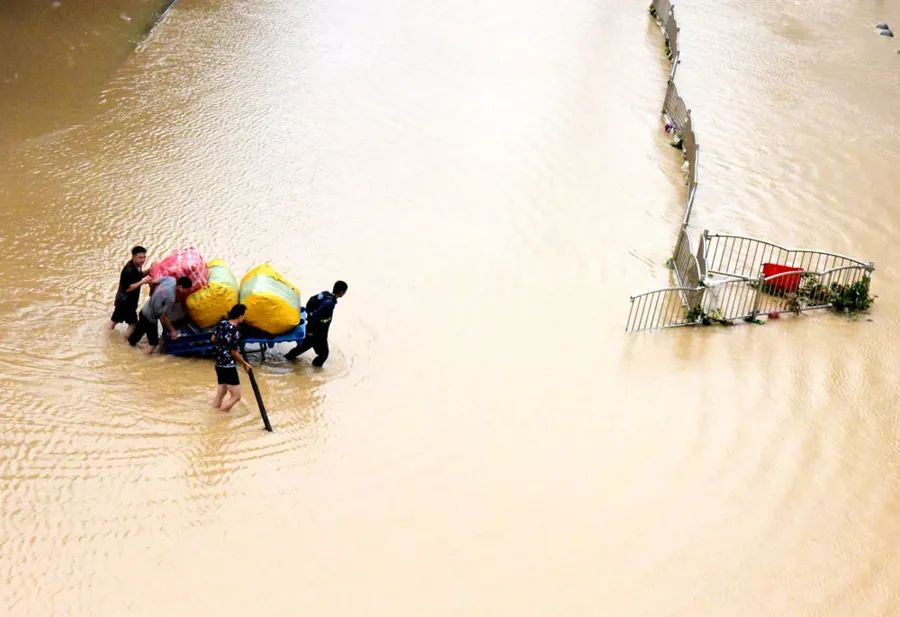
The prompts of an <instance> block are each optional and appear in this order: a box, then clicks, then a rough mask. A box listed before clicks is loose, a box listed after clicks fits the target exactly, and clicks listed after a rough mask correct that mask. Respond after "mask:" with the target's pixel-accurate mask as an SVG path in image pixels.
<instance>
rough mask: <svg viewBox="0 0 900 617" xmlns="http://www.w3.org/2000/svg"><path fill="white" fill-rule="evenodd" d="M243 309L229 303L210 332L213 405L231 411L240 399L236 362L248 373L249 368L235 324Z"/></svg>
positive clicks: (242, 313)
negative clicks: (213, 364) (214, 380)
mask: <svg viewBox="0 0 900 617" xmlns="http://www.w3.org/2000/svg"><path fill="white" fill-rule="evenodd" d="M246 312H247V307H246V306H244V305H243V304H235V305H234V306H232V307H231V310H230V311H228V318H227V319H223V320H222V321H220V322H219V325H217V326H216V329H215V331H214V332H213V335H212V342H213V344H214V345H215V354H216V378H217V381H218V386H217V387H216V397H215V398H214V399H213V407H215V408H216V409H220V410H222V411H231V408H232V407H234V406H235V405H237V403H238V401H240V400H241V380H240V379H239V378H238V371H237V364H238V363H240V365H241V366H243V367H244V369H245V370H246V371H247V372H248V373H249V372H250V371H251V370H252V367H251V366H250V363H249V362H247V360H245V359H244V356H242V355H241V352H240V342H241V331H240V329H239V326H240V325H241V322H242V321H244V314H245V313H246Z"/></svg>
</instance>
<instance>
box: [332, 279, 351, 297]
mask: <svg viewBox="0 0 900 617" xmlns="http://www.w3.org/2000/svg"><path fill="white" fill-rule="evenodd" d="M348 289H349V287H348V286H347V283H345V282H344V281H338V282H336V283H335V284H334V287H333V288H332V289H331V293H333V294H334V295H335V296H337V297H338V298H341V297H343V295H344V294H345V293H347V290H348Z"/></svg>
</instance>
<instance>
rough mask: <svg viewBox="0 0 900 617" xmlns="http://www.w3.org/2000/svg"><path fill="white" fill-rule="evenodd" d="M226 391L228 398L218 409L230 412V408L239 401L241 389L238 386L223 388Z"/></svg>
mask: <svg viewBox="0 0 900 617" xmlns="http://www.w3.org/2000/svg"><path fill="white" fill-rule="evenodd" d="M225 387H226V388H227V389H228V394H229V396H230V398H228V399H226V400H223V401H222V405H221V406H220V407H219V409H221V410H222V411H231V408H232V407H234V406H235V405H237V404H238V401H240V400H241V387H240V386H225Z"/></svg>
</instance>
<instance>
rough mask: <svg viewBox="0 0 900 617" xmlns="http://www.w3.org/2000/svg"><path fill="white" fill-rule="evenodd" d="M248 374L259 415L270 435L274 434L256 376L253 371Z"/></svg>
mask: <svg viewBox="0 0 900 617" xmlns="http://www.w3.org/2000/svg"><path fill="white" fill-rule="evenodd" d="M247 374H248V375H250V385H251V386H253V394H254V396H256V404H257V405H258V406H259V415H261V416H262V420H263V424H264V425H265V426H266V430H267V431H269V432H270V433H271V432H272V425H271V424H269V414H267V413H266V406H265V404H263V400H262V395H261V394H260V393H259V386H258V385H256V376H255V375H254V374H253V369H250V370H249V371H247Z"/></svg>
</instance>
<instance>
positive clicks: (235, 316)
mask: <svg viewBox="0 0 900 617" xmlns="http://www.w3.org/2000/svg"><path fill="white" fill-rule="evenodd" d="M246 313H247V307H246V306H244V305H243V304H235V305H234V306H232V307H231V310H230V311H228V319H229V320H230V321H235V322H237V323H241V322H242V321H244V315H245V314H246Z"/></svg>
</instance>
